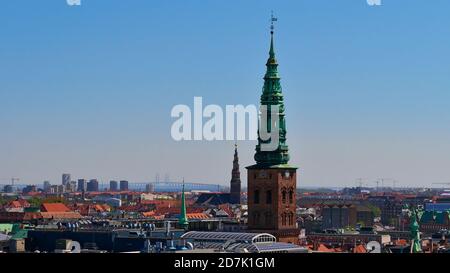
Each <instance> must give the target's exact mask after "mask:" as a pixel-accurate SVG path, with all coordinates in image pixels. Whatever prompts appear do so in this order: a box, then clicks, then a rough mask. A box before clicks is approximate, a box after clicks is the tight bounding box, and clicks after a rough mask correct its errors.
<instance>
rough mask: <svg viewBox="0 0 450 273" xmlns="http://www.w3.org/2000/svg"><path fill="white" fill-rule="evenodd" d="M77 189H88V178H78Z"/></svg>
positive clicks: (80, 190)
mask: <svg viewBox="0 0 450 273" xmlns="http://www.w3.org/2000/svg"><path fill="white" fill-rule="evenodd" d="M77 191H79V192H83V191H87V181H86V179H78V187H77Z"/></svg>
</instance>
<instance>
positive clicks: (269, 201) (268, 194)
mask: <svg viewBox="0 0 450 273" xmlns="http://www.w3.org/2000/svg"><path fill="white" fill-rule="evenodd" d="M266 204H272V191H270V190H269V191H266Z"/></svg>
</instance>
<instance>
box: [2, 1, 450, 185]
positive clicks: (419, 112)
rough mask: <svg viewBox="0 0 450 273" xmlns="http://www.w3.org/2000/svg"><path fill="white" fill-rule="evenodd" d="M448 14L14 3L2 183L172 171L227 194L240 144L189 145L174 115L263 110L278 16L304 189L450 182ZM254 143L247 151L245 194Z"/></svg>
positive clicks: (293, 145) (242, 151) (389, 7)
mask: <svg viewBox="0 0 450 273" xmlns="http://www.w3.org/2000/svg"><path fill="white" fill-rule="evenodd" d="M406 2H407V3H406ZM449 8H450V2H448V1H444V0H438V1H433V3H430V2H429V1H422V0H414V1H395V0H383V1H382V6H375V7H374V6H369V5H367V3H366V1H365V0H357V1H326V0H302V1H299V0H296V1H288V0H286V1H277V2H276V3H275V2H274V1H268V0H248V1H237V0H234V1H220V2H219V1H204V0H203V1H201V0H191V1H181V0H174V1H164V0H155V1H144V0H136V1H132V2H130V1H119V0H115V1H114V0H113V1H107V3H106V2H105V1H89V0H83V1H82V5H81V6H79V7H71V6H68V5H67V4H66V1H65V0H58V1H24V0H17V1H6V2H5V3H2V8H1V9H0V23H1V24H2V25H3V26H4V27H2V28H0V37H1V43H0V59H1V60H2V64H1V65H0V101H1V102H2V104H1V107H0V132H1V133H0V184H6V183H10V178H11V177H19V178H20V182H18V183H19V184H32V183H42V181H44V180H49V181H51V182H52V183H54V184H59V183H61V175H62V173H70V174H71V175H72V179H73V180H75V179H78V178H86V179H91V178H97V179H103V180H106V181H109V180H120V179H125V180H129V181H154V180H155V176H156V174H157V173H159V174H160V180H161V181H163V180H164V176H165V174H166V173H168V174H170V180H173V181H181V180H182V179H183V177H184V178H185V179H186V181H190V182H198V183H208V184H221V185H227V184H228V183H229V181H230V178H231V168H232V160H233V153H234V141H212V142H208V141H201V142H200V141H181V142H176V141H174V140H172V138H171V136H170V128H171V125H172V123H173V121H174V119H173V118H171V116H170V111H171V109H172V107H173V106H174V105H176V104H186V105H189V106H192V105H193V98H194V96H202V97H203V100H204V104H218V105H220V106H222V107H224V106H225V105H227V104H243V105H248V104H258V102H259V98H260V95H261V90H262V86H263V79H262V77H263V76H264V73H265V62H266V60H267V58H268V50H269V39H270V35H269V18H270V12H271V10H273V11H274V13H275V15H276V16H277V17H278V22H277V25H276V31H275V51H276V55H277V59H278V62H279V65H280V66H279V72H280V76H281V85H282V87H283V94H284V99H285V105H286V122H287V144H288V145H289V149H290V157H291V161H290V164H292V165H294V166H298V167H299V169H298V174H297V181H298V182H297V185H298V187H300V188H301V187H302V186H307V187H346V186H355V185H356V184H357V179H358V178H364V179H365V180H366V181H368V182H367V183H369V184H368V186H371V187H375V186H376V185H375V184H374V181H375V180H377V179H381V178H386V179H387V178H389V179H395V180H397V181H398V183H397V186H398V187H407V186H411V187H415V186H417V187H431V186H433V184H432V183H444V182H450V172H449V171H448V170H449V166H450V141H448V140H449V139H450V92H448V91H449V90H450V79H449V76H448V75H449V72H450V66H449V64H450V54H449V53H448V48H449V46H450V29H449V28H448V25H449V23H450V18H449V17H448V10H449ZM255 145H256V141H238V149H239V159H240V162H239V163H240V169H241V180H242V183H243V184H245V185H246V181H247V179H246V176H247V172H246V170H245V166H249V165H252V164H254V160H253V155H254V149H255ZM385 184H386V185H385V186H390V185H391V184H392V182H390V180H389V181H388V182H386V183H385ZM380 186H381V184H380ZM435 187H439V186H435Z"/></svg>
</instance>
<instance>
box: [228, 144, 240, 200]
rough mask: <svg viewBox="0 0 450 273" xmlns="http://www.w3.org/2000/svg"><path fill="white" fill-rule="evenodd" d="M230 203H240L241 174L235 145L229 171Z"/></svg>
mask: <svg viewBox="0 0 450 273" xmlns="http://www.w3.org/2000/svg"><path fill="white" fill-rule="evenodd" d="M230 203H231V204H240V203H241V172H240V171H239V156H238V151H237V144H236V145H234V160H233V170H232V171H231V181H230Z"/></svg>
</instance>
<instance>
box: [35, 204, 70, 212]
mask: <svg viewBox="0 0 450 273" xmlns="http://www.w3.org/2000/svg"><path fill="white" fill-rule="evenodd" d="M41 211H42V212H69V211H70V209H69V208H68V207H67V206H66V205H64V204H63V203H43V204H42V205H41Z"/></svg>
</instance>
